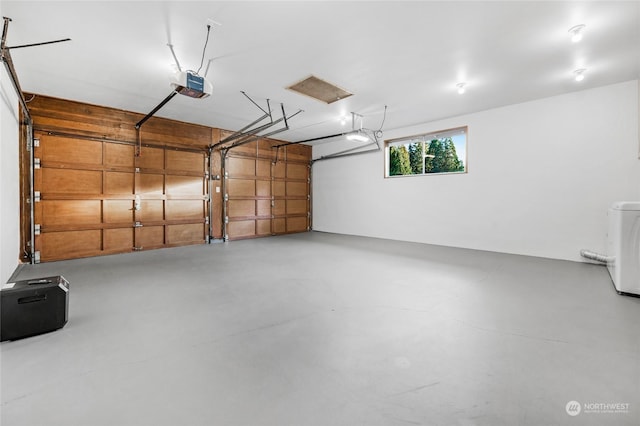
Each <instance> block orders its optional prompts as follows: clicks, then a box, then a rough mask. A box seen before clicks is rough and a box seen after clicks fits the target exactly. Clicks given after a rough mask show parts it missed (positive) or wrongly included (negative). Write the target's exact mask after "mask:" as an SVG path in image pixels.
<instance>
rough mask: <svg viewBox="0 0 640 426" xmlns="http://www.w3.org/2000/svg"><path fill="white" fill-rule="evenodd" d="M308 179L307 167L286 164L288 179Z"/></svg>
mask: <svg viewBox="0 0 640 426" xmlns="http://www.w3.org/2000/svg"><path fill="white" fill-rule="evenodd" d="M308 177H309V167H308V166H307V165H306V164H295V163H287V178H288V179H304V180H306V179H307V178H308Z"/></svg>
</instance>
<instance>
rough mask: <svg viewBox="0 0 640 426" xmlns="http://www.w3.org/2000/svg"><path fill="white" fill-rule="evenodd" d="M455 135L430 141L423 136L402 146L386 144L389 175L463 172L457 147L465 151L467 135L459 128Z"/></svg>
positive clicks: (394, 143)
mask: <svg viewBox="0 0 640 426" xmlns="http://www.w3.org/2000/svg"><path fill="white" fill-rule="evenodd" d="M460 130H461V131H460ZM457 133H459V134H458V135H453V136H446V137H432V138H431V139H428V136H429V135H426V137H424V138H418V139H417V138H412V139H411V140H407V141H406V142H404V143H402V142H401V143H398V142H393V143H391V144H389V146H388V155H389V157H388V160H389V163H388V176H402V175H421V174H431V173H461V172H465V171H466V167H465V164H464V161H463V160H462V159H461V158H460V155H459V154H458V152H457V149H456V145H458V146H459V147H461V148H462V149H463V150H466V132H465V131H464V129H459V131H458V132H457ZM454 139H455V141H454ZM463 158H464V156H463Z"/></svg>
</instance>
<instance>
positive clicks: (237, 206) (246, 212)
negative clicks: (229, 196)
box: [228, 200, 256, 217]
mask: <svg viewBox="0 0 640 426" xmlns="http://www.w3.org/2000/svg"><path fill="white" fill-rule="evenodd" d="M228 215H229V217H238V216H255V215H256V202H255V201H254V200H229V211H228Z"/></svg>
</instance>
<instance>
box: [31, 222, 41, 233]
mask: <svg viewBox="0 0 640 426" xmlns="http://www.w3.org/2000/svg"><path fill="white" fill-rule="evenodd" d="M40 229H41V228H40V224H39V223H36V224H35V225H33V234H34V235H40Z"/></svg>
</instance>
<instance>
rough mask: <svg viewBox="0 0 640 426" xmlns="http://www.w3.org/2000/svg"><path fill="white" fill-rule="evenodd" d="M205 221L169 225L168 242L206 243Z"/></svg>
mask: <svg viewBox="0 0 640 426" xmlns="http://www.w3.org/2000/svg"><path fill="white" fill-rule="evenodd" d="M204 232H205V227H204V224H203V223H190V224H185V225H168V226H167V244H188V243H198V242H202V243H204V235H205V234H204Z"/></svg>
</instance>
